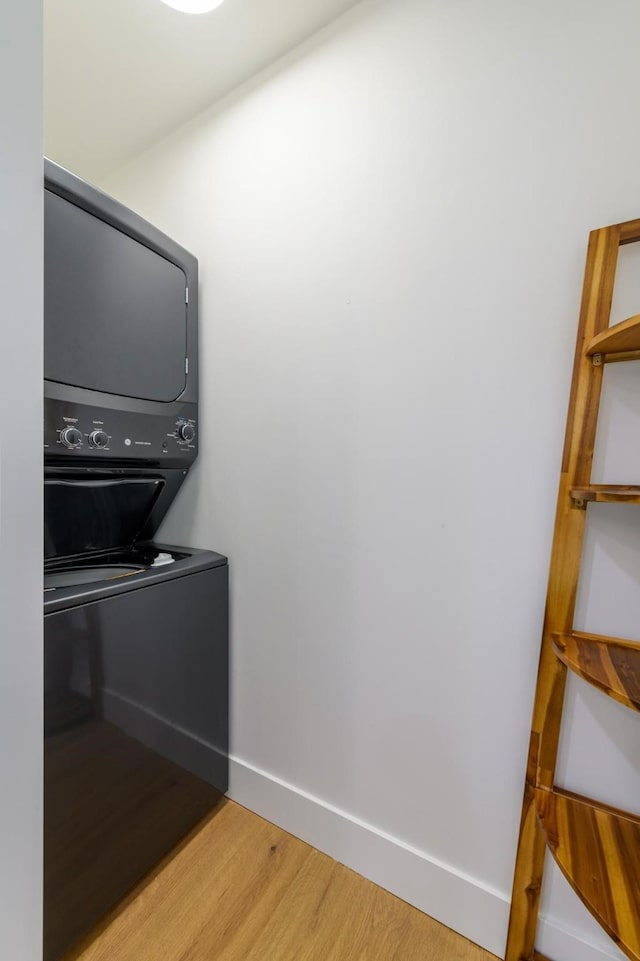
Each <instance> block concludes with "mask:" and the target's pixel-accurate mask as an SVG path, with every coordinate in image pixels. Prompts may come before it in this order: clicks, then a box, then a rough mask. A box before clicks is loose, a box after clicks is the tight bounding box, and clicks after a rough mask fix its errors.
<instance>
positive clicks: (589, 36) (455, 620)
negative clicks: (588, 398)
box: [106, 0, 640, 961]
mask: <svg viewBox="0 0 640 961" xmlns="http://www.w3.org/2000/svg"><path fill="white" fill-rule="evenodd" d="M639 29H640V8H638V5H637V3H636V2H635V0H614V2H612V3H608V4H602V3H600V2H597V0H561V2H557V0H542V2H537V3H533V2H530V3H524V4H523V3H518V4H514V3H512V2H510V0H484V2H483V3H477V2H474V0H456V2H451V0H430V2H429V0H386V2H385V0H365V2H363V3H361V4H360V5H359V6H358V7H357V8H355V10H354V11H353V12H352V13H351V14H349V15H347V16H346V17H344V18H343V19H342V20H340V21H339V22H338V23H337V24H335V25H334V26H333V27H331V28H329V29H328V30H327V31H325V32H324V33H323V34H321V35H319V36H318V37H316V38H315V39H314V40H313V41H312V42H310V43H308V44H306V45H305V47H303V48H302V49H300V50H299V51H297V52H296V53H295V54H294V55H292V56H290V57H289V58H287V59H286V60H284V61H282V62H280V64H278V65H277V66H276V67H275V68H274V69H272V70H271V71H269V72H268V73H266V74H263V75H262V76H261V77H260V78H258V79H257V80H256V81H255V82H254V83H252V84H251V85H248V86H247V87H245V88H244V90H242V91H240V92H239V93H238V94H237V95H236V96H234V97H233V98H231V99H230V100H228V101H227V102H226V103H225V104H223V105H222V106H220V107H217V108H215V109H212V110H211V111H209V112H208V113H207V114H205V115H203V116H201V117H200V118H198V119H197V120H196V121H195V122H193V123H191V124H190V125H188V126H187V127H185V128H183V129H181V130H180V131H178V132H176V134H175V135H174V136H172V137H171V138H170V139H168V140H166V141H164V142H163V143H161V144H160V145H158V146H157V147H156V148H154V149H152V150H151V151H150V152H148V153H146V154H145V155H143V156H142V157H140V158H139V159H138V160H137V161H136V162H134V163H133V164H132V165H130V166H129V167H128V168H126V169H124V170H122V171H120V172H119V173H117V174H116V175H114V176H113V177H112V178H111V179H110V180H109V181H107V183H106V187H107V189H109V190H111V192H113V193H115V194H116V195H117V196H118V197H119V198H120V199H122V200H123V201H124V202H125V203H128V204H130V205H131V206H133V207H134V208H136V209H137V210H139V211H140V212H141V213H142V214H143V215H145V216H146V217H148V218H149V219H150V220H152V221H153V222H155V223H156V224H157V225H158V226H160V227H161V228H162V229H164V230H166V231H167V232H168V233H169V234H171V235H173V236H175V237H176V239H178V240H179V241H180V242H181V243H183V244H184V245H185V246H187V247H189V248H191V249H192V250H193V251H194V252H195V253H196V254H197V255H198V257H199V259H200V265H201V286H202V301H201V303H202V313H201V319H202V324H201V341H202V358H201V371H202V391H201V400H202V409H201V417H202V433H201V442H202V452H201V457H200V460H199V463H198V465H197V467H196V468H195V470H194V471H193V474H192V476H191V477H190V478H189V480H188V482H187V485H186V489H185V490H184V492H183V495H182V497H181V499H180V500H179V502H178V503H177V504H176V505H175V508H174V509H173V512H172V515H171V516H170V518H169V519H168V521H167V523H166V525H165V528H164V532H163V533H164V535H165V538H166V539H168V540H169V541H171V540H173V541H174V542H181V541H182V542H187V543H192V544H195V545H199V546H205V547H212V548H215V549H217V550H220V551H223V552H225V553H227V554H228V555H229V556H230V560H231V564H232V583H233V588H232V590H233V641H232V643H233V717H232V724H233V728H232V730H233V754H234V758H235V760H234V766H233V783H232V794H233V795H234V796H235V797H237V798H238V799H239V800H240V801H242V803H245V804H247V805H248V806H249V807H252V808H254V809H255V810H257V811H259V812H261V813H263V814H265V815H266V816H267V817H270V818H271V819H272V820H275V821H278V822H279V823H280V824H282V825H284V826H285V827H287V828H289V829H290V830H292V831H294V832H295V833H298V834H300V835H301V836H303V837H306V838H308V839H309V840H311V841H312V842H313V843H315V844H317V845H318V846H320V847H322V848H324V849H325V850H327V851H329V852H330V853H332V854H334V855H335V856H337V857H338V858H340V860H342V861H345V862H346V863H347V864H350V865H352V866H353V867H354V868H355V869H356V870H359V871H361V872H362V873H364V874H366V875H367V876H369V877H372V878H373V879H374V880H376V881H378V882H379V883H381V884H384V885H385V886H387V887H389V888H390V889H391V890H393V891H396V892H397V893H398V894H399V895H401V896H402V897H404V898H406V899H407V900H409V901H412V902H413V903H414V904H417V905H418V906H420V907H421V908H423V909H424V910H426V911H427V912H428V913H430V914H433V915H435V916H436V917H438V918H440V919H441V920H443V921H445V922H446V923H447V924H449V925H450V926H452V927H454V928H456V929H458V930H460V931H462V932H463V933H464V934H466V935H467V936H468V937H470V938H472V939H473V940H476V941H478V942H480V943H482V944H483V945H485V946H486V947H488V948H489V949H491V950H493V951H494V952H496V953H502V950H503V945H504V938H505V930H506V921H507V916H508V898H509V893H510V888H511V878H512V871H513V861H514V854H515V843H516V837H517V830H518V822H519V816H520V800H521V792H522V778H523V774H524V762H525V756H526V749H527V742H528V731H529V722H530V709H531V702H532V692H533V680H534V674H535V667H536V664H537V657H538V646H539V633H540V627H541V622H542V613H543V606H544V594H545V586H546V576H547V566H548V556H549V548H550V540H551V533H552V527H553V514H554V508H555V496H556V488H557V481H558V470H559V463H560V452H561V443H562V436H563V430H564V419H565V412H566V403H567V397H568V388H569V379H570V373H571V360H572V353H573V345H574V338H575V331H576V325H577V315H578V307H579V301H580V292H581V284H582V274H583V267H584V258H585V251H586V242H587V235H588V231H589V230H590V229H591V228H593V227H597V226H601V225H604V224H608V223H612V222H617V221H621V220H625V219H629V218H632V217H637V216H639V215H640V210H639V207H638V204H640V168H639V167H638V164H637V156H638V152H639V151H640V128H639V127H638V124H637V123H636V118H635V114H636V111H635V101H636V97H635V89H636V83H637V78H636V69H635V63H636V59H637V58H636V46H637V35H638V30H639ZM636 293H637V298H636V302H635V308H634V309H633V310H629V311H628V313H633V312H637V310H638V309H640V307H639V306H638V300H640V289H638V290H637V291H636ZM631 299H633V298H631ZM623 316H624V315H623ZM626 376H627V377H628V374H627V375H626ZM627 386H628V382H627ZM622 390H623V393H624V386H623V388H622ZM618 396H620V395H619V394H618ZM614 406H615V405H614ZM638 413H639V414H640V411H639V412H638ZM627 446H628V445H627ZM639 472H640V461H639V462H638V463H637V464H636V465H635V466H633V465H632V469H631V471H630V473H627V472H626V470H625V465H624V461H623V463H622V467H621V472H620V479H621V480H624V481H625V482H629V483H632V482H634V480H637V479H638V473H639ZM626 516H627V515H625V523H624V524H623V523H622V522H618V520H617V519H615V520H612V518H611V517H609V519H607V518H604V520H602V523H601V526H602V527H603V528H604V536H605V541H606V542H607V543H606V545H605V548H604V549H603V550H604V560H603V561H602V563H605V562H606V561H611V558H612V557H613V561H611V563H610V564H609V567H610V568H611V567H620V566H623V564H622V562H624V563H626V567H627V573H626V575H625V576H626V579H627V580H626V582H625V583H627V582H629V581H631V582H632V583H633V586H637V584H636V579H637V575H636V574H634V571H635V570H637V565H635V567H634V566H633V564H634V562H633V561H632V560H631V555H632V553H633V552H632V551H631V550H630V548H629V542H630V541H633V542H634V544H633V546H634V548H635V546H636V545H637V542H638V538H637V537H635V536H634V534H631V533H627V536H626V548H627V553H628V554H629V555H630V556H629V557H626V556H624V557H622V556H621V555H620V554H616V553H615V548H614V547H613V546H612V544H611V541H612V540H613V537H612V535H613V533H615V530H616V527H623V528H624V529H625V530H626V531H627V532H628V531H629V530H630V527H628V526H627V525H626ZM633 523H634V524H635V525H636V527H637V524H638V519H637V518H636V517H635V516H634V518H633ZM591 536H592V535H591V533H590V537H591ZM590 543H592V542H591V541H590ZM590 552H591V553H590V556H591V557H594V558H595V560H594V564H595V565H596V567H597V565H598V564H599V563H600V561H599V560H598V555H597V551H596V549H595V547H594V548H590ZM605 566H606V564H605ZM612 577H613V574H612V573H611V570H609V571H608V573H607V572H605V584H608V585H610V583H611V578H612ZM606 578H608V580H606ZM582 593H583V600H582V603H581V611H580V613H579V619H582V621H583V622H584V623H585V624H587V625H591V624H592V623H593V619H594V618H595V619H596V620H598V619H599V618H600V617H601V620H602V622H603V624H604V622H605V621H606V617H605V614H606V613H611V611H605V610H604V608H599V609H598V610H599V612H600V613H598V614H597V615H596V614H595V613H594V611H595V608H594V607H593V604H591V602H590V600H589V593H588V592H586V591H585V590H583V592H582ZM607 593H611V592H610V591H609V590H608V589H607V590H606V591H605V592H604V601H603V603H604V606H605V608H606V607H607ZM613 593H614V595H615V596H616V597H620V596H622V595H620V594H615V592H613ZM632 593H633V592H632V591H631V590H627V591H626V593H625V594H624V600H625V603H626V600H627V599H628V598H629V597H631V595H632ZM612 596H613V595H612ZM634 603H637V602H635V599H634ZM619 606H620V605H618V607H619ZM609 607H611V605H610V604H609ZM627 613H628V615H629V616H628V617H627V618H626V620H627V624H626V628H625V632H626V633H627V634H628V635H629V636H633V634H634V631H635V633H636V635H637V627H634V623H633V621H634V614H635V612H634V609H633V608H630V609H629V610H628V611H627ZM622 620H624V618H622V617H620V618H619V621H620V622H621V621H622ZM636 622H637V618H636ZM598 623H599V620H598ZM605 626H606V628H607V629H609V628H610V627H611V625H610V624H609V623H608V622H607V624H606V625H605ZM570 711H571V714H572V715H573V714H575V715H580V716H581V717H583V718H586V720H587V721H588V722H589V723H588V730H587V731H586V732H585V734H581V733H580V732H579V731H574V732H573V733H572V735H571V740H572V750H571V751H570V752H569V751H568V750H567V745H566V744H565V745H563V762H562V769H561V770H562V775H563V778H564V781H565V783H567V784H568V785H569V786H573V785H578V784H580V786H585V787H586V788H588V789H589V790H590V791H592V792H593V793H594V794H601V795H615V797H614V799H613V803H620V804H625V805H627V806H631V805H632V802H633V799H634V798H635V797H637V795H638V787H639V786H640V758H639V757H638V748H637V745H638V743H640V742H639V739H638V723H639V719H638V718H637V717H635V716H632V715H631V714H625V713H624V712H623V711H622V710H621V709H620V710H618V707H617V705H615V704H613V703H610V702H607V701H606V699H605V698H604V697H601V696H600V695H599V694H597V693H596V692H594V691H591V690H589V691H583V690H582V689H580V690H577V689H576V688H575V687H574V686H573V685H572V688H571V692H570ZM611 743H614V744H617V751H616V752H615V756H614V752H612V751H611V750H610V745H611ZM569 754H570V756H571V760H570V761H569V759H568V757H569ZM598 759H600V760H601V761H602V762H603V763H605V762H606V764H607V767H606V771H607V779H606V780H603V777H602V775H601V774H599V773H598V765H597V763H596V761H597V760H598ZM614 762H615V763H614ZM583 782H584V784H583ZM563 884H564V883H562V885H563ZM562 885H561V884H560V882H559V881H558V879H557V878H556V879H555V880H554V883H553V885H552V887H553V890H550V891H547V896H546V908H545V911H546V914H547V916H548V917H549V918H550V919H551V920H550V922H549V923H546V924H545V925H543V928H542V930H541V932H540V942H539V946H540V947H541V949H543V950H546V951H548V953H549V954H551V955H552V956H554V957H555V956H563V957H564V958H566V961H573V959H575V961H585V959H587V961H589V959H595V958H601V957H603V953H604V952H609V953H610V954H611V955H612V956H613V957H620V955H619V954H618V953H617V952H616V951H615V949H614V948H613V947H611V946H610V945H609V942H608V941H607V939H606V938H604V936H603V935H602V934H601V933H600V931H599V929H598V928H597V927H596V925H595V923H594V922H593V921H592V920H591V919H590V918H589V917H588V915H587V914H586V912H585V911H584V909H583V908H582V906H581V905H580V904H579V902H578V901H577V899H576V898H575V897H574V896H573V894H571V893H570V892H568V889H566V887H565V886H562ZM547 887H548V888H549V887H550V886H549V885H548V886H547ZM580 939H582V940H584V941H586V942H589V943H590V944H592V945H595V946H596V947H589V946H588V945H585V944H583V943H582V941H581V940H580ZM598 945H600V946H602V950H600V949H598V947H597V946H598Z"/></svg>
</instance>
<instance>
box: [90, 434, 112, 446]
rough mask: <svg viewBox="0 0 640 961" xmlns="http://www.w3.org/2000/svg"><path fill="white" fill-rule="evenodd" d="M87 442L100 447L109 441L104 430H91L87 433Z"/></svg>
mask: <svg viewBox="0 0 640 961" xmlns="http://www.w3.org/2000/svg"><path fill="white" fill-rule="evenodd" d="M89 443H90V444H91V446H92V447H97V448H99V449H101V448H103V447H106V446H107V444H108V443H109V435H108V434H107V432H106V431H104V430H92V431H91V433H90V434H89Z"/></svg>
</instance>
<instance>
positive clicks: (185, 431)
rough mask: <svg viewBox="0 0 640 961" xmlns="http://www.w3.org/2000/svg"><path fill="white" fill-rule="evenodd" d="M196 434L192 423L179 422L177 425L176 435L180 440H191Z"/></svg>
mask: <svg viewBox="0 0 640 961" xmlns="http://www.w3.org/2000/svg"><path fill="white" fill-rule="evenodd" d="M195 436H196V429H195V427H194V426H193V424H180V426H179V427H178V437H179V438H180V440H186V441H187V443H189V442H191V441H192V440H193V439H194V437H195Z"/></svg>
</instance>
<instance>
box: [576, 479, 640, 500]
mask: <svg viewBox="0 0 640 961" xmlns="http://www.w3.org/2000/svg"><path fill="white" fill-rule="evenodd" d="M571 498H572V500H574V501H587V502H589V503H596V504H640V484H589V486H588V487H574V488H572V489H571Z"/></svg>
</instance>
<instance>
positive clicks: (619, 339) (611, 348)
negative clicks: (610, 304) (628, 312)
mask: <svg viewBox="0 0 640 961" xmlns="http://www.w3.org/2000/svg"><path fill="white" fill-rule="evenodd" d="M639 350H640V314H634V316H633V317H627V319H626V320H622V321H620V323H619V324H614V325H613V327H607V329H606V330H603V331H601V332H600V333H599V334H596V336H595V337H593V338H592V340H591V341H590V342H589V346H588V347H587V350H586V354H587V357H592V356H593V355H594V354H628V353H633V352H635V351H639ZM605 359H606V358H605ZM617 359H620V358H617Z"/></svg>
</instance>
